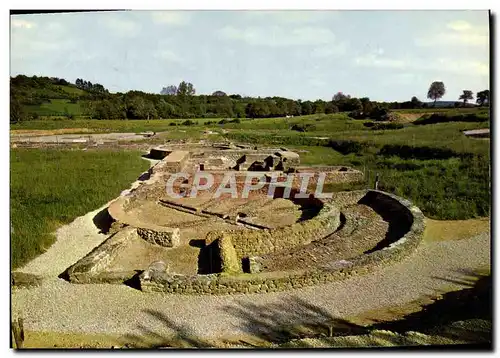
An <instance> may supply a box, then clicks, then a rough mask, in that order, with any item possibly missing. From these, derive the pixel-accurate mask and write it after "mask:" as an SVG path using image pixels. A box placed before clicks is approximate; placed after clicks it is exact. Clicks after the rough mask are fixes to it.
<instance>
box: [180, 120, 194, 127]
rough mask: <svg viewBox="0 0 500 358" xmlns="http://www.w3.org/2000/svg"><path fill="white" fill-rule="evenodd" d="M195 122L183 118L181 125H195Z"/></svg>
mask: <svg viewBox="0 0 500 358" xmlns="http://www.w3.org/2000/svg"><path fill="white" fill-rule="evenodd" d="M195 124H196V123H194V122H193V121H192V120H190V119H187V120H185V121H184V122H182V125H183V126H192V125H195Z"/></svg>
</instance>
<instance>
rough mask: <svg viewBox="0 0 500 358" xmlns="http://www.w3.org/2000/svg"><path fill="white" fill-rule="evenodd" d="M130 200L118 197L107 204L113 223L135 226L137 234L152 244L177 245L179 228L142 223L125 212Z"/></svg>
mask: <svg viewBox="0 0 500 358" xmlns="http://www.w3.org/2000/svg"><path fill="white" fill-rule="evenodd" d="M130 200H131V199H130V198H129V197H119V198H118V199H116V200H115V201H113V202H112V203H111V204H110V205H109V207H108V213H109V215H110V216H111V218H113V220H115V222H116V223H117V224H115V225H120V226H123V225H128V226H130V227H134V228H137V233H138V234H139V236H140V237H141V238H142V239H144V240H146V241H147V242H149V243H152V244H156V245H160V246H165V247H176V246H178V245H179V241H180V230H179V228H170V227H165V226H158V225H153V224H144V223H142V222H141V221H140V220H138V219H136V218H134V217H133V216H130V215H128V214H127V213H126V210H127V207H128V206H129V205H130Z"/></svg>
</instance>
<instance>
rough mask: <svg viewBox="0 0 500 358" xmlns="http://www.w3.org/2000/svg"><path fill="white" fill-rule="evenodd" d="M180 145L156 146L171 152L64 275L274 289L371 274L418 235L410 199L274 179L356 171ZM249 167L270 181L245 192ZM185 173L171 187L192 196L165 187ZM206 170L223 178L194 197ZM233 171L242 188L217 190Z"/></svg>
mask: <svg viewBox="0 0 500 358" xmlns="http://www.w3.org/2000/svg"><path fill="white" fill-rule="evenodd" d="M177 149H181V150H177ZM182 149H183V148H154V149H153V150H152V151H151V154H152V155H153V156H154V157H156V158H158V157H162V158H163V159H162V160H161V161H160V162H159V163H158V164H157V165H156V166H155V167H153V168H152V170H151V173H152V174H151V176H150V178H149V179H148V180H147V181H144V182H143V184H142V185H141V186H139V187H138V188H137V189H135V190H134V191H132V192H130V193H129V194H128V195H126V196H123V197H120V198H118V199H117V200H115V201H114V202H113V203H112V204H111V205H110V206H109V208H108V212H109V215H110V216H111V218H112V219H113V220H114V222H113V225H112V231H113V232H112V234H111V235H110V237H109V238H108V239H107V240H106V241H104V242H103V243H102V244H101V245H100V246H98V247H96V248H95V249H94V250H93V251H92V252H90V253H89V254H88V255H87V256H85V257H83V258H82V259H81V260H79V261H78V262H76V263H75V264H74V265H72V266H71V267H69V268H68V269H67V270H66V271H65V272H64V273H63V277H65V278H67V279H68V280H69V281H70V282H74V283H102V282H108V283H117V284H118V283H120V284H123V283H125V284H129V285H131V286H133V287H136V288H138V289H141V290H142V291H145V292H152V291H160V292H165V293H179V294H235V293H254V292H260V293H263V292H274V291H281V290H287V289H291V288H300V287H304V286H308V285H315V284H319V283H324V282H328V281H333V280H342V279H346V278H348V277H351V276H353V275H357V274H363V273H367V272H369V271H371V270H375V269H377V268H378V267H380V266H382V265H386V264H390V263H393V262H396V261H398V260H401V259H402V258H404V257H405V256H407V255H409V254H410V253H411V252H412V251H413V250H414V249H415V248H416V247H417V246H418V244H419V242H420V241H421V238H422V233H423V229H424V221H423V215H422V213H421V212H420V210H419V209H418V208H417V207H415V206H414V205H413V204H412V203H410V202H409V201H407V200H404V199H402V198H399V197H397V196H394V195H392V194H389V193H384V192H381V191H375V190H362V191H354V192H340V193H335V194H334V195H333V196H332V197H330V198H320V197H317V195H314V194H313V193H310V192H307V193H306V195H304V192H302V191H301V190H302V189H301V187H300V182H299V181H297V180H292V181H289V182H286V183H281V184H276V182H273V181H272V180H273V179H272V178H273V177H276V176H277V177H279V178H283V177H284V176H285V175H287V174H289V173H295V174H300V173H310V174H311V175H313V174H314V175H316V174H318V173H325V174H324V176H323V179H322V180H323V181H324V182H325V183H341V182H355V181H359V180H362V179H363V173H361V172H359V171H357V170H354V169H352V168H348V167H301V166H300V158H299V156H298V154H297V153H294V152H290V151H288V150H285V148H280V149H272V148H266V149H263V150H255V149H250V148H248V147H235V146H226V147H224V146H218V147H216V148H214V147H202V148H199V149H198V150H193V149H192V148H190V150H182ZM250 172H251V173H252V174H254V175H256V176H261V177H262V178H265V183H264V182H263V184H262V187H260V188H258V189H254V190H251V191H250V192H249V193H248V197H242V195H241V193H242V192H244V190H245V185H247V184H248V181H247V180H248V179H247V178H248V176H247V174H248V173H250ZM178 173H184V174H189V175H186V178H185V179H182V178H181V179H180V180H177V181H174V184H173V189H172V191H173V192H174V194H178V195H181V194H182V195H184V197H172V195H170V194H168V192H167V190H166V187H165V185H166V183H168V182H169V181H172V179H174V176H176V175H178ZM200 173H202V174H203V175H210V176H211V177H213V178H214V185H213V186H212V187H211V188H210V189H206V190H200V191H198V193H197V195H193V196H192V197H190V195H188V193H189V194H191V193H192V192H193V188H194V187H196V183H194V181H193V177H195V176H196V175H197V174H198V175H202V174H200ZM228 173H229V174H231V175H234V183H233V184H234V188H235V189H236V192H237V193H238V195H237V196H236V197H234V196H233V195H232V194H229V193H227V192H226V193H224V194H222V195H220V196H219V197H217V195H216V194H217V190H218V189H217V188H219V185H221V183H223V182H224V180H225V179H224V178H225V177H226V175H228ZM278 181H279V180H278ZM311 182H312V183H313V184H317V183H318V180H317V179H316V180H315V179H313V180H312V181H311ZM271 187H273V188H274V192H273V193H272V195H270V188H271ZM287 188H288V189H287ZM288 192H289V193H290V195H288Z"/></svg>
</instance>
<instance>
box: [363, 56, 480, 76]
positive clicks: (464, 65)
mask: <svg viewBox="0 0 500 358" xmlns="http://www.w3.org/2000/svg"><path fill="white" fill-rule="evenodd" d="M354 63H355V65H356V66H360V67H367V68H388V69H396V70H402V71H415V72H448V73H454V74H458V75H464V74H467V75H471V74H472V75H479V76H487V75H488V74H489V66H488V63H485V62H481V61H477V60H462V59H455V58H447V57H440V58H428V59H425V58H416V57H406V58H391V57H384V56H381V55H377V54H375V53H369V54H366V55H363V56H358V57H356V58H355V59H354ZM406 78H409V73H406Z"/></svg>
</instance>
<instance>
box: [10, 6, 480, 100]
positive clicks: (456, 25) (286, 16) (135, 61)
mask: <svg viewBox="0 0 500 358" xmlns="http://www.w3.org/2000/svg"><path fill="white" fill-rule="evenodd" d="M488 23H489V19H488V13H487V11H478V10H474V11H451V10H447V11H208V10H207V11H129V12H96V13H68V14H41V15H13V16H11V75H12V76H14V75H17V74H26V75H39V76H42V75H43V76H54V77H60V78H65V79H67V80H69V81H71V82H74V81H75V79H76V78H84V79H86V80H90V81H91V82H98V83H101V84H102V85H104V86H105V87H106V88H108V89H109V90H110V91H112V92H117V91H120V92H125V91H128V90H132V89H136V90H142V91H146V92H153V93H159V92H160V90H161V89H162V87H164V86H167V85H170V84H178V83H179V82H180V81H182V80H186V81H189V82H192V83H193V84H194V86H195V88H196V91H197V93H203V94H208V93H212V92H213V91H215V90H223V91H225V92H227V93H239V94H241V95H249V96H262V97H266V96H274V95H277V96H283V97H288V98H295V99H298V98H300V99H303V100H308V99H309V100H315V99H318V98H321V99H325V100H329V99H331V97H332V95H333V94H334V93H336V92H338V91H342V92H344V93H347V94H350V95H352V96H355V97H365V96H366V97H370V99H372V100H379V101H383V100H385V101H395V100H398V101H404V100H409V99H410V98H411V97H412V96H414V95H415V96H417V97H418V98H419V99H421V100H425V97H426V94H427V89H428V87H429V84H430V83H431V82H432V81H438V80H439V81H443V82H444V83H445V86H446V89H447V91H446V92H447V93H446V95H445V96H444V97H443V98H442V99H443V100H456V99H458V96H459V95H460V93H461V92H462V90H464V89H470V90H472V91H473V92H474V93H476V92H478V91H481V90H484V89H487V88H489V28H488Z"/></svg>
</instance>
